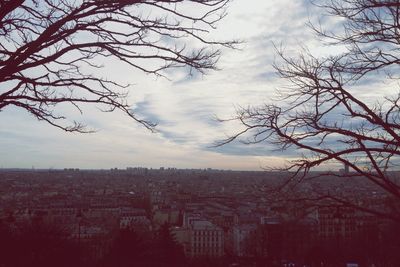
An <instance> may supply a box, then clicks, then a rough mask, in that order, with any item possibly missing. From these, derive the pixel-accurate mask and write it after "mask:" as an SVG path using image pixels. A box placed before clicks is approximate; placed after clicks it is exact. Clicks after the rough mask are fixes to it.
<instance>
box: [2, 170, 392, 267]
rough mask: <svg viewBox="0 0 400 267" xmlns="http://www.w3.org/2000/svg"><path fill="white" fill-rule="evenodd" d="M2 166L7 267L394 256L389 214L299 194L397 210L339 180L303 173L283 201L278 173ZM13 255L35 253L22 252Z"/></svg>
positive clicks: (383, 197)
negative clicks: (23, 236)
mask: <svg viewBox="0 0 400 267" xmlns="http://www.w3.org/2000/svg"><path fill="white" fill-rule="evenodd" d="M0 175H1V179H0V188H1V198H0V207H1V209H0V218H1V220H0V222H1V223H0V226H1V228H0V229H1V231H2V234H1V236H2V239H1V251H2V253H4V254H3V256H2V257H1V261H0V263H1V264H3V265H4V264H6V263H7V261H8V260H11V261H15V262H16V264H15V265H12V266H27V264H28V262H31V263H30V264H36V265H34V266H54V265H57V266H64V265H62V264H63V263H62V262H60V258H58V259H57V257H61V258H63V257H64V258H65V259H70V257H71V256H75V257H74V259H75V262H73V263H70V262H68V261H66V260H65V259H64V258H63V259H64V261H65V262H67V263H68V264H74V266H188V265H191V266H343V265H344V264H346V263H357V264H363V265H361V266H372V264H375V266H396V265H397V264H398V262H399V255H398V250H397V246H398V242H399V241H398V238H397V234H398V232H399V229H398V228H397V226H396V225H394V224H393V223H392V222H391V221H390V220H389V219H385V218H379V217H377V216H375V215H373V214H371V213H368V212H362V211H360V210H357V209H356V208H353V207H352V206H351V205H348V204H347V205H346V204H338V203H336V202H334V201H332V200H329V199H327V200H326V201H322V202H318V204H315V203H308V202H307V201H304V200H303V201H302V200H300V199H301V198H302V197H303V196H311V195H313V194H316V190H324V191H325V190H327V191H331V192H336V193H335V195H336V196H337V197H339V195H338V194H341V196H343V197H347V199H348V200H350V199H351V201H353V202H354V203H360V202H362V203H363V207H365V208H371V209H375V210H377V211H382V209H384V208H385V207H388V206H392V207H393V206H397V208H400V207H399V206H398V203H396V202H395V201H394V200H393V203H392V204H393V205H388V203H389V201H391V198H390V197H389V196H388V195H387V194H386V193H385V192H383V191H377V190H376V188H375V187H374V186H373V185H366V184H365V183H357V182H352V183H351V184H349V183H348V182H344V180H343V179H346V178H336V179H334V178H333V177H320V178H319V179H316V180H312V182H311V181H310V182H309V183H307V185H306V186H302V189H301V190H298V192H297V196H296V198H295V199H293V200H294V201H290V200H288V198H287V197H286V196H285V195H284V193H283V192H280V191H276V190H277V189H276V188H277V187H278V185H279V181H281V180H282V179H284V178H285V177H288V174H287V173H279V172H261V171H254V172H240V171H220V170H213V169H176V168H159V169H148V168H139V167H136V168H132V167H129V168H126V169H117V168H113V169H110V170H79V169H64V170H27V169H9V170H7V169H3V170H1V171H0ZM393 175H397V177H400V176H398V175H399V174H397V173H393ZM291 194H293V193H291ZM393 208H395V207H393ZM25 229H30V231H32V230H33V232H32V236H29V237H27V239H28V240H29V241H25V242H26V243H25V242H24V243H23V244H18V245H17V247H14V248H13V247H12V246H11V245H10V243H11V244H12V242H10V243H9V242H8V240H7V238H6V237H7V234H6V233H8V234H10V233H9V232H7V231H12V233H14V235H18V234H19V233H20V231H21V232H23V231H26V230H25ZM121 235H122V236H121ZM130 235H131V236H130ZM54 240H56V241H54ZM67 241H68V242H71V244H72V245H75V247H74V248H75V249H76V250H75V251H74V250H73V249H72V248H70V249H69V250H65V251H67V253H69V254H70V253H72V254H71V255H63V254H62V253H61V254H60V252H59V251H57V249H59V248H58V246H59V247H60V248H62V247H63V246H64V245H65V244H64V243H63V242H67ZM46 242H49V244H46ZM24 245H28V246H29V245H31V246H32V247H24ZM40 246H43V247H44V248H43V249H44V250H45V251H41V250H40V249H38V248H39V247H40ZM121 246H126V247H121ZM13 249H14V250H16V251H13ZM24 250H27V251H24ZM71 251H72V252H71ZM20 253H23V254H25V255H31V257H32V258H30V259H29V258H27V257H26V256H24V257H22V258H19V257H18V255H19V254H20ZM74 253H76V254H74ZM79 253H80V254H79ZM10 257H11V258H10ZM53 257H55V260H56V262H54V261H53V260H54V259H53ZM117 259H119V260H121V262H119V261H117ZM110 261H111V263H110ZM79 264H80V265H79ZM257 264H258V265H257ZM260 264H264V265H260ZM266 264H268V265H266ZM321 264H323V265H321ZM368 264H370V265H368ZM5 266H8V265H5Z"/></svg>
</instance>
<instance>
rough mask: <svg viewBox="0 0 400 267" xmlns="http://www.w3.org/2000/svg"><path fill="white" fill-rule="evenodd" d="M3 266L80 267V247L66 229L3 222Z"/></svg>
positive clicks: (0, 262) (0, 261) (0, 256)
mask: <svg viewBox="0 0 400 267" xmlns="http://www.w3.org/2000/svg"><path fill="white" fill-rule="evenodd" d="M0 236H1V238H0V265H1V266H5V267H23V266H43V267H47V266H49V267H50V266H65V267H70V266H77V264H78V247H77V245H76V244H75V243H74V242H72V240H70V239H69V238H68V236H67V234H66V232H65V231H64V230H63V229H60V228H59V227H57V226H55V225H47V224H44V223H28V222H27V223H23V224H19V225H14V224H7V223H4V224H2V226H1V227H0Z"/></svg>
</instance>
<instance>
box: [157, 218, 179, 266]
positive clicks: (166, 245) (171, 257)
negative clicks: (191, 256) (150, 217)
mask: <svg viewBox="0 0 400 267" xmlns="http://www.w3.org/2000/svg"><path fill="white" fill-rule="evenodd" d="M153 248H154V254H153V257H154V258H155V259H157V264H158V265H157V266H166V267H167V266H171V267H172V266H182V264H183V263H184V260H185V256H184V253H183V248H182V246H180V245H179V244H178V243H177V242H176V240H175V237H174V236H173V235H172V233H171V230H170V225H169V224H168V223H164V224H163V225H161V227H160V229H159V230H158V233H157V236H156V238H155V244H154V246H153Z"/></svg>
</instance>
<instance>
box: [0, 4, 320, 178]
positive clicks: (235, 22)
mask: <svg viewBox="0 0 400 267" xmlns="http://www.w3.org/2000/svg"><path fill="white" fill-rule="evenodd" d="M318 12H319V10H315V7H311V6H310V5H309V4H308V1H293V0H269V1H265V0H252V1H251V5H250V4H249V1H248V0H234V1H233V2H232V3H231V4H230V5H229V9H228V15H227V17H225V18H224V20H223V21H221V22H220V23H219V24H218V29H217V30H215V31H213V32H212V34H211V37H213V38H220V39H222V40H223V39H225V40H229V39H231V38H236V39H241V40H244V43H243V44H242V45H241V46H240V48H241V49H239V50H229V49H224V50H223V55H222V57H221V59H220V61H219V63H218V67H219V68H220V69H221V70H220V71H217V72H212V73H209V74H208V75H198V74H194V75H192V76H187V73H184V72H182V71H171V72H169V74H168V77H169V79H165V78H157V77H154V76H151V75H145V74H143V73H141V72H139V71H135V70H132V69H131V68H129V67H128V66H126V65H124V64H121V63H120V62H117V61H110V62H106V64H105V65H106V68H105V71H106V73H107V76H108V77H109V78H111V79H115V80H120V81H126V82H127V83H132V84H133V87H132V88H131V90H130V95H129V101H130V103H132V104H133V109H134V110H135V112H136V113H137V114H138V115H140V116H141V117H142V118H145V119H148V120H150V121H153V122H156V123H157V124H158V126H157V130H158V132H157V133H151V132H149V131H148V130H147V129H145V128H144V127H142V126H140V125H138V124H136V123H134V122H133V121H132V120H131V119H130V118H128V117H127V116H125V115H124V114H122V113H120V112H114V113H102V112H100V111H99V110H98V109H96V108H84V114H83V116H82V118H81V119H82V121H84V122H85V123H87V124H88V125H89V126H90V127H93V128H95V129H96V130H97V132H96V133H94V134H71V133H64V132H62V131H61V130H59V129H56V128H54V127H51V126H49V125H47V124H46V123H44V122H39V121H37V120H35V119H34V118H33V117H32V116H31V115H29V114H27V113H26V112H25V111H22V110H17V109H15V108H7V109H5V110H4V111H2V112H0V124H1V126H2V127H0V147H1V152H0V167H3V168H10V167H21V168H31V167H32V166H34V167H35V168H64V167H78V168H111V167H118V168H125V167H127V166H145V167H153V168H158V167H160V166H165V167H177V168H207V167H210V168H218V169H243V170H260V168H261V167H265V166H275V165H279V164H282V162H283V161H284V159H287V158H290V157H296V151H288V152H285V153H277V152H276V151H274V147H271V146H269V145H267V144H260V145H257V146H246V145H243V144H240V143H233V144H229V145H226V146H224V147H220V148H213V147H212V145H213V143H214V142H215V141H218V140H221V139H223V138H224V137H226V136H227V135H229V134H232V133H234V132H235V130H236V129H237V128H235V127H236V126H235V125H232V124H229V123H228V124H221V123H218V122H216V121H215V116H218V117H220V118H229V117H230V116H232V115H233V114H234V112H235V107H238V106H248V105H259V104H262V103H268V102H271V101H273V99H274V90H275V89H277V88H279V87H280V86H281V85H282V83H283V81H281V80H279V79H278V77H277V76H276V74H275V72H274V70H273V68H272V66H271V65H272V63H273V62H274V60H275V58H276V56H275V50H274V48H273V43H275V44H282V45H283V46H284V47H285V50H286V51H287V53H289V54H291V53H293V54H295V53H296V51H298V49H299V47H300V46H302V45H306V46H308V47H309V48H310V50H311V51H312V52H313V53H315V54H317V55H318V54H319V53H324V50H325V49H326V48H324V47H321V45H320V43H318V42H317V41H316V40H315V39H314V37H313V33H312V31H311V30H310V29H309V28H307V26H306V24H307V22H308V21H309V20H315V19H317V18H318V17H319V14H318ZM111 69H112V70H113V71H110V70H111Z"/></svg>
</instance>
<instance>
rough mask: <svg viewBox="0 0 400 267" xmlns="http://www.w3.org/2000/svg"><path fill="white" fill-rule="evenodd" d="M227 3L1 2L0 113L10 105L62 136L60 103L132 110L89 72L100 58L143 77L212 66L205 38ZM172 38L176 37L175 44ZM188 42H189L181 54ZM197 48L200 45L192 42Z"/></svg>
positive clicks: (213, 54) (68, 127) (120, 93)
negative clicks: (181, 69)
mask: <svg viewBox="0 0 400 267" xmlns="http://www.w3.org/2000/svg"><path fill="white" fill-rule="evenodd" d="M228 2H229V0H186V1H184V0H174V1H169V0H160V1H154V0H89V1H74V0H43V1H38V0H15V1H14V0H5V1H0V40H1V41H0V87H1V89H0V111H2V110H4V109H5V108H6V107H9V106H15V107H17V108H21V109H24V110H26V111H27V112H29V113H30V114H32V115H33V116H35V117H36V118H37V119H39V120H43V121H46V122H48V123H49V124H51V125H53V126H56V127H58V128H61V129H63V130H65V131H69V132H85V131H89V130H88V129H85V125H83V124H82V123H79V122H73V123H72V124H71V123H68V122H65V120H66V119H67V118H66V116H65V115H63V112H61V111H60V110H57V107H61V106H63V105H62V104H67V105H71V106H72V107H74V108H76V109H77V110H78V111H79V112H80V113H82V110H81V108H80V106H81V105H86V104H97V105H99V107H100V108H101V109H102V110H103V111H114V110H121V111H123V112H124V113H126V114H127V115H128V116H130V117H131V118H132V119H134V120H135V121H137V122H139V123H141V124H143V125H144V126H145V127H147V128H150V129H151V128H153V126H154V124H153V123H152V122H148V121H145V120H143V119H140V118H139V117H137V115H136V114H134V113H133V111H132V109H131V106H130V105H129V104H128V103H127V100H126V96H127V89H128V87H129V85H124V84H123V82H121V81H113V80H109V79H107V78H106V77H104V76H103V75H102V74H99V72H98V73H96V69H99V68H102V67H103V62H105V60H106V59H107V58H110V57H111V58H114V59H116V60H119V62H120V63H121V64H122V65H123V66H127V67H131V68H133V69H138V70H140V71H143V72H144V73H149V74H155V75H157V76H164V75H165V72H163V71H164V70H166V69H169V68H182V67H187V68H190V71H192V69H193V70H196V71H200V72H202V73H204V72H205V71H207V70H214V69H216V65H215V64H216V61H217V60H218V58H219V56H220V47H221V46H225V47H232V46H233V45H234V44H235V42H221V41H215V40H211V39H210V38H208V37H207V33H208V31H209V30H211V29H213V28H215V26H216V23H217V22H218V21H219V20H220V19H221V18H223V17H224V16H225V8H226V5H227V3H228ZM178 39H179V40H178ZM189 42H190V43H191V44H194V46H193V47H200V48H194V49H188V48H187V47H188V46H189V45H188V44H189ZM199 44H200V45H199Z"/></svg>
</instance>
